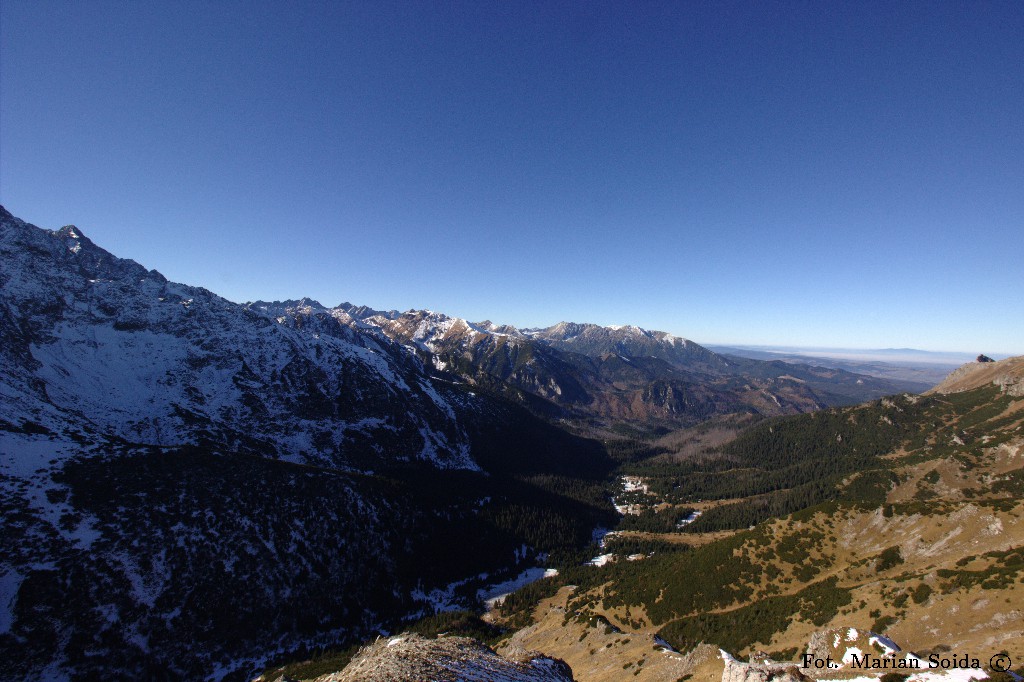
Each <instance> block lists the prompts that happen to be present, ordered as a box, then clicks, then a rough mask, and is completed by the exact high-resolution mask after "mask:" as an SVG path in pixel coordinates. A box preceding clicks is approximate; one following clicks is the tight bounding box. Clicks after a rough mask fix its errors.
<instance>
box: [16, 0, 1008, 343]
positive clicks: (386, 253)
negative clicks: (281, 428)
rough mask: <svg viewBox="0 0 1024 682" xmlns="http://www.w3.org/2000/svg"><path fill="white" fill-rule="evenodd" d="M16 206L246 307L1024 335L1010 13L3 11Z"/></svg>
mask: <svg viewBox="0 0 1024 682" xmlns="http://www.w3.org/2000/svg"><path fill="white" fill-rule="evenodd" d="M0 22H2V24H0V202H2V203H3V204H4V205H5V206H6V207H7V208H8V210H10V211H11V212H13V213H14V214H15V215H18V216H19V217H22V218H24V219H25V220H28V221H30V222H33V223H36V224H38V225H40V226H42V227H47V228H51V229H54V228H57V227H60V226H61V225H64V224H67V223H74V224H76V225H78V226H79V227H80V228H81V229H82V230H83V231H84V232H85V234H87V235H88V236H90V237H91V238H92V239H93V240H94V241H96V242H97V243H98V244H100V245H101V246H103V247H105V248H107V249H108V250H110V251H113V252H114V253H116V254H117V255H120V256H124V257H130V258H134V259H135V260H138V261H140V262H141V263H143V264H145V265H146V266H148V267H152V268H156V269H158V270H160V271H161V272H163V273H164V274H165V275H167V276H168V277H169V278H171V279H173V280H177V281H183V282H187V283H189V284H197V285H202V286H205V287H207V288H209V289H211V290H213V291H215V292H217V293H219V294H222V295H224V296H226V297H227V298H229V299H232V300H235V301H246V300H253V299H260V298H262V299H282V298H298V297H301V296H311V297H313V298H316V299H318V300H320V301H322V302H323V303H325V304H328V305H334V304H337V303H339V302H341V301H346V300H348V301H353V302H356V303H364V304H367V305H371V306H374V307H379V308H398V309H403V310H404V309H408V308H431V309H434V310H440V311H444V312H448V313H450V314H454V315H459V316H463V317H467V318H470V319H473V320H480V319H484V318H490V319H492V320H494V321H499V322H507V323H511V324H516V325H520V326H540V325H548V324H552V323H554V322H557V321H559V320H563V319H569V320H575V321H589V322H597V323H601V324H624V323H633V324H638V325H640V326H644V327H648V328H654V329H663V330H667V331H670V332H673V333H676V334H680V335H682V336H686V337H688V338H692V339H694V340H696V341H700V342H705V343H715V342H718V343H729V342H732V343H750V344H757V343H760V344H772V343H774V344H797V345H799V344H802V345H819V346H829V345H831V346H842V347H917V348H925V349H935V350H966V351H970V352H991V353H1021V352H1024V258H1022V257H1024V39H1022V36H1024V3H1021V2H1018V1H1013V2H972V3H952V2H902V1H901V2H884V3H870V2H859V1H858V2H848V3H837V2H784V3H774V2H761V1H758V2H746V3H733V2H671V3H655V2H621V3H606V2H586V3H583V2H555V1H552V0H547V1H545V2H539V3H528V2H480V1H477V0H474V1H471V2H455V3H449V2H417V1H413V0H405V1H403V2H398V3H388V2H382V1H381V0H372V1H367V2H323V3H301V2H279V1H276V2H267V3H261V2H238V3H234V2H228V1H224V0H218V1H217V2H208V1H205V0H204V1H203V2H195V3H193V2H182V1H179V0H175V1H173V2H163V1H156V0H139V1H125V2H116V3H110V2H98V1H89V2H77V1H76V2H66V3H65V2H50V1H46V0H31V1H24V0H3V2H2V3H0Z"/></svg>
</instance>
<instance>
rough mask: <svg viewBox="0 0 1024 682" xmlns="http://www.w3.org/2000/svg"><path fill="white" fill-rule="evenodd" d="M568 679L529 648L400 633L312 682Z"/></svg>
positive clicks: (562, 667)
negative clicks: (511, 651)
mask: <svg viewBox="0 0 1024 682" xmlns="http://www.w3.org/2000/svg"><path fill="white" fill-rule="evenodd" d="M422 680H434V681H436V682H573V676H572V669H571V668H570V667H569V666H568V665H566V664H565V663H564V662H562V661H560V660H558V659H555V658H548V657H546V656H542V655H540V654H536V653H533V652H526V651H521V652H519V655H509V656H508V657H502V656H499V655H498V654H496V653H494V651H492V650H491V649H489V648H488V647H486V646H484V645H483V644H481V643H480V642H478V641H476V640H474V639H470V638H468V637H438V638H437V639H427V638H425V637H421V636H420V635H412V634H403V635H399V636H397V637H391V638H388V639H379V640H377V641H376V642H374V643H373V644H371V645H369V646H365V647H363V648H362V649H360V650H359V653H357V654H356V656H355V658H354V659H352V662H351V663H349V664H348V665H347V666H346V667H345V669H344V670H342V671H341V672H338V673H332V674H330V675H324V676H322V677H318V678H317V679H316V682H420V681H422Z"/></svg>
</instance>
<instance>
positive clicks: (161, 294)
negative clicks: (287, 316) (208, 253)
mask: <svg viewBox="0 0 1024 682" xmlns="http://www.w3.org/2000/svg"><path fill="white" fill-rule="evenodd" d="M0 262H2V263H3V271H2V276H0V301H2V305H0V331H2V333H3V338H4V339H5V343H4V349H3V351H0V352H2V353H3V359H4V369H3V370H2V371H3V376H2V379H3V381H4V384H5V385H6V386H7V389H6V390H5V396H4V397H5V405H4V410H3V418H4V419H7V420H8V421H11V422H14V423H18V424H20V423H21V422H23V421H31V422H34V423H39V422H38V421H37V418H41V419H43V420H44V421H46V420H47V417H46V416H45V413H46V412H47V411H48V410H50V409H51V408H55V409H56V410H58V411H60V412H62V413H63V414H64V415H66V417H67V418H68V419H73V420H77V421H80V422H82V423H84V424H90V425H92V426H93V427H94V428H95V429H96V430H98V431H100V432H103V433H106V434H112V435H116V436H117V437H120V438H123V439H125V440H128V441H131V442H134V443H145V444H150V445H156V446H173V445H197V444H202V445H212V446H223V447H230V448H232V449H234V450H236V451H247V452H252V453H253V454H258V455H263V456H272V457H277V458H284V459H289V460H290V461H298V462H305V463H309V464H318V465H326V466H335V467H336V466H342V467H352V468H373V467H374V466H376V465H379V463H380V461H381V460H382V459H394V458H405V459H407V460H410V461H414V460H424V461H428V462H430V463H432V464H434V465H436V466H438V467H441V468H463V469H474V468H476V465H475V463H474V462H473V460H472V459H471V458H470V455H469V450H470V447H469V442H468V439H467V436H466V434H465V433H464V431H463V430H462V429H461V428H460V426H459V424H458V420H457V419H456V410H457V409H459V403H458V401H460V400H463V401H464V400H466V398H465V397H464V396H460V397H455V398H453V397H452V396H443V395H441V393H439V392H438V390H436V389H435V388H434V387H433V386H432V385H431V383H430V382H429V380H428V378H427V376H426V374H425V372H424V369H423V367H422V365H421V364H420V363H419V362H418V361H417V360H416V359H415V358H412V357H410V356H409V354H408V353H406V352H404V351H402V350H401V349H400V348H399V347H398V346H397V345H396V344H394V343H391V342H389V341H388V340H387V339H383V338H382V337H380V336H379V335H377V336H375V335H371V334H365V333H363V332H361V331H360V330H359V329H358V328H353V327H350V326H342V325H340V324H338V323H337V322H334V324H333V325H332V327H331V329H330V330H328V331H327V333H317V332H319V331H321V330H319V329H317V330H308V329H301V328H297V327H296V325H294V324H291V325H289V324H281V323H279V320H277V319H274V318H272V317H270V316H268V315H264V314H260V313H259V312H258V311H256V310H254V309H252V308H246V307H244V306H240V305H237V304H234V303H231V302H230V301H227V300H225V299H223V298H220V297H219V296H216V295H214V294H213V293H211V292H209V291H207V290H205V289H201V288H198V287H191V286H186V285H183V284H176V283H173V282H169V281H167V279H166V278H164V277H163V276H162V275H160V273H158V272H156V271H153V270H146V269H145V268H144V267H142V266H141V265H139V264H138V263H135V262H134V261H130V260H124V259H120V258H117V257H115V256H112V255H111V254H109V253H108V252H106V251H104V250H103V249H101V248H99V247H97V246H96V245H95V244H93V243H92V242H91V241H90V240H89V239H87V238H86V237H85V236H84V235H83V234H82V233H81V231H80V230H78V229H77V228H74V227H66V228H63V229H61V230H59V231H57V232H49V231H46V230H42V229H39V228H37V227H34V226H32V225H28V224H26V223H24V222H22V221H20V220H18V219H17V218H14V217H13V216H11V215H10V213H7V212H6V211H3V210H2V209H0ZM328 319H330V318H328ZM330 321H332V322H333V320H330ZM321 326H322V327H324V326H326V325H321ZM42 425H43V426H47V424H45V423H43V424H42ZM384 453H386V454H384Z"/></svg>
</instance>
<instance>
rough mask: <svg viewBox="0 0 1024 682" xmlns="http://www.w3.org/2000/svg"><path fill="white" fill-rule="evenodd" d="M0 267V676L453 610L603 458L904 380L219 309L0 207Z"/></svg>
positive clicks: (144, 666) (369, 627) (579, 327)
mask: <svg viewBox="0 0 1024 682" xmlns="http://www.w3.org/2000/svg"><path fill="white" fill-rule="evenodd" d="M0 266H2V267H0V337H2V338H3V341H4V342H3V344H0V493H2V495H0V517H2V518H3V520H4V533H3V537H2V538H0V550H2V551H0V652H2V653H3V655H4V660H5V661H8V666H7V669H6V670H5V671H4V672H0V676H3V677H10V678H11V679H23V678H41V679H95V678H125V679H145V678H167V679H182V678H193V677H195V678H210V679H221V678H225V677H226V678H232V676H234V678H238V679H240V678H241V677H244V676H245V675H246V674H248V673H249V672H251V671H254V670H256V669H258V668H259V667H260V666H261V665H262V663H263V662H265V661H268V660H272V659H275V658H278V657H282V656H287V655H290V654H294V653H295V652H297V651H308V650H313V649H316V648H318V647H323V646H326V645H329V644H335V643H338V642H342V643H355V642H359V641H362V640H363V639H365V638H367V637H370V636H372V635H374V634H375V633H380V632H382V631H390V630H394V629H395V628H399V627H401V626H402V624H403V623H407V622H409V621H410V620H412V619H415V618H417V617H419V616H423V615H429V614H430V613H431V612H432V611H433V609H434V608H436V606H437V604H438V599H439V597H438V596H437V595H438V594H444V595H445V597H444V600H445V604H446V605H447V606H446V607H445V608H448V606H451V607H453V608H454V607H457V606H464V607H466V606H468V607H472V606H473V605H474V604H475V599H476V596H475V595H476V594H477V590H478V589H479V588H482V587H483V586H485V585H486V584H487V583H488V582H501V581H502V580H503V579H506V578H508V577H510V576H514V575H515V574H517V573H518V572H519V571H520V570H521V569H522V568H524V567H527V566H530V565H533V563H534V562H535V561H537V560H539V557H544V556H547V557H548V558H549V560H551V561H558V562H561V564H562V565H565V566H572V565H578V564H579V563H580V556H581V555H580V553H581V552H582V553H584V554H585V553H586V552H587V551H588V550H587V549H586V547H587V545H588V544H589V541H590V538H591V533H592V531H593V530H594V528H595V527H600V526H604V527H606V528H607V527H610V526H612V525H614V524H615V523H617V522H618V516H617V514H616V512H615V510H614V507H613V504H612V499H611V495H612V494H615V491H614V489H613V487H611V488H610V487H609V486H613V482H614V481H615V479H614V472H615V471H616V467H619V466H621V465H622V463H623V455H622V453H623V452H627V451H628V452H633V453H644V456H647V455H652V456H654V455H658V454H659V453H662V452H663V450H664V448H662V449H659V448H653V449H652V448H651V446H650V443H651V442H652V439H655V438H657V437H660V436H664V437H667V435H668V434H673V433H676V432H679V431H680V430H689V431H685V432H686V433H691V432H692V433H697V434H699V433H702V431H701V430H702V429H704V428H705V427H704V426H703V425H704V424H706V423H709V421H708V420H711V422H710V423H714V422H715V420H730V419H738V420H739V421H740V422H742V423H743V424H745V425H747V424H756V423H759V422H761V421H763V420H765V419H769V420H771V419H776V418H780V417H783V416H785V415H793V414H798V413H805V412H814V411H818V410H822V409H824V408H829V407H833V406H837V405H849V404H853V403H859V402H862V401H864V400H869V399H875V398H879V397H881V396H883V395H887V394H891V393H898V392H900V391H902V390H904V389H905V388H906V387H907V386H906V384H905V383H901V382H899V381H893V380H888V379H881V378H877V377H871V376H867V375H862V374H856V373H853V372H848V371H845V370H842V369H836V368H827V367H818V366H813V365H794V364H787V363H784V362H781V361H767V362H766V361H760V360H756V359H749V358H740V357H735V356H729V355H721V354H718V353H715V352H712V351H710V350H708V349H707V348H705V347H703V346H701V345H699V344H696V343H694V342H692V341H688V340H685V339H682V338H679V337H676V336H672V335H670V334H667V333H664V332H655V331H648V330H644V329H640V328H638V327H630V326H626V327H601V326H597V325H590V324H576V323H566V322H563V323H560V324H558V325H554V326H552V327H548V328H544V329H516V328H514V327H511V326H508V325H498V324H494V323H491V322H489V321H485V322H479V323H471V322H469V321H466V320H463V319H459V318H454V317H450V316H447V315H444V314H442V313H437V312H431V311H408V312H404V313H399V312H397V311H378V310H373V309H370V308H367V307H365V306H355V305H352V304H348V303H346V304H342V305H340V306H337V307H335V308H327V307H324V306H322V305H320V304H319V303H317V302H315V301H311V300H309V299H301V300H293V301H284V302H262V301H257V302H252V303H247V304H244V305H243V304H236V303H232V302H230V301H227V300H225V299H223V298H221V297H219V296H217V295H215V294H213V293H212V292H210V291H207V290H206V289H202V288H200V287H194V286H189V285H185V284H178V283H174V282H170V281H168V280H167V279H166V278H164V277H163V276H162V275H160V274H159V273H158V272H156V271H154V270H148V269H146V268H145V267H144V266H142V265H139V264H138V263H135V262H134V261H131V260H126V259H122V258H118V257H116V256H114V255H112V254H110V253H108V252H107V251H105V250H103V249H102V248H100V247H99V246H97V245H96V244H94V243H92V242H91V241H90V240H89V239H88V238H87V237H86V236H85V235H84V234H83V233H82V231H81V230H79V229H78V228H76V227H73V226H68V227H64V228H62V229H60V230H56V231H49V230H44V229H41V228H38V227H35V226H33V225H30V224H27V223H25V222H23V221H21V220H19V219H17V218H15V217H14V216H13V215H11V214H10V213H8V212H7V211H6V210H5V209H2V208H0ZM737 423H739V422H737ZM736 457H739V455H737V456H736ZM626 459H629V457H627V458H626ZM657 459H658V458H657V457H654V459H653V460H652V461H655V460H657ZM713 459H714V458H713ZM715 461H718V462H728V461H731V460H729V457H726V458H725V459H720V458H719V459H715ZM714 466H716V467H718V470H716V471H713V472H705V473H707V474H708V475H709V476H711V478H712V479H713V478H714V477H715V476H722V475H724V474H723V472H724V471H725V469H724V468H723V467H722V466H721V465H720V464H715V465H714ZM801 466H804V468H806V463H805V464H804V465H801ZM797 468H799V467H797ZM750 470H751V471H752V470H753V469H750ZM796 470H797V469H796V468H791V469H787V470H786V473H785V474H779V473H774V474H773V473H771V472H769V474H770V475H769V476H768V479H766V480H778V481H781V480H782V479H783V478H785V477H786V476H788V477H790V478H793V477H794V476H796V473H795V472H796ZM829 471H831V469H829ZM701 475H704V474H703V473H702V474H701ZM773 476H774V478H773ZM734 478H736V480H737V481H741V482H743V481H745V483H742V485H748V484H749V485H753V486H754V487H756V488H757V491H758V493H759V494H765V495H770V494H775V493H777V492H778V491H779V490H782V489H783V488H787V489H788V488H789V487H790V486H789V484H787V485H785V486H784V485H781V484H780V485H779V486H777V489H774V490H773V489H770V488H765V487H764V485H763V483H758V482H756V477H754V476H752V475H747V474H744V475H740V476H738V477H734ZM709 480H711V479H709ZM789 483H792V480H790V481H789ZM805 484H806V485H808V486H811V485H813V484H814V481H812V480H811V479H807V480H806V481H805ZM736 485H738V486H739V485H741V484H740V483H737V484H736ZM758 486H760V487H758ZM723 490H724V488H723ZM808 494H810V493H808ZM814 494H818V493H814ZM772 499H773V500H775V498H772ZM787 499H789V498H787ZM793 499H796V497H793ZM800 499H803V498H802V497H801V498H800ZM815 499H817V498H815ZM777 501H778V500H775V502H777ZM775 502H773V504H774V503H775ZM791 502H792V500H790V502H785V504H790V503H791ZM779 504H783V503H782V502H779ZM785 504H783V507H779V508H780V509H781V508H784V506H785ZM737 514H739V516H737V518H740V517H741V516H742V515H743V514H746V511H742V513H740V512H737ZM742 517H743V518H746V517H745V516H742ZM715 518H716V517H715V515H714V514H712V513H708V514H706V516H705V519H704V520H702V521H701V523H704V524H712V523H719V524H723V523H725V524H726V525H728V523H729V521H728V518H730V517H729V516H728V514H721V513H720V516H719V517H718V521H715ZM760 518H761V517H758V520H760ZM723 519H725V520H723ZM544 665H547V664H544ZM556 667H557V666H556ZM558 670H561V669H560V668H559V669H558ZM556 673H557V674H558V675H560V674H561V672H557V671H556ZM556 673H553V674H556ZM510 674H511V673H510Z"/></svg>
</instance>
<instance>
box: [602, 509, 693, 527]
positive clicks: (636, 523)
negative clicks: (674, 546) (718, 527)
mask: <svg viewBox="0 0 1024 682" xmlns="http://www.w3.org/2000/svg"><path fill="white" fill-rule="evenodd" d="M693 511H694V510H693V508H692V507H669V508H668V509H662V510H659V511H655V510H653V509H644V510H643V511H642V512H641V513H639V514H626V515H625V516H623V517H622V519H620V520H619V525H618V526H616V527H615V530H635V531H643V532H645V533H675V532H678V531H679V529H680V525H679V524H680V522H682V521H683V520H684V519H686V518H687V517H688V516H690V515H691V514H692V513H693Z"/></svg>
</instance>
